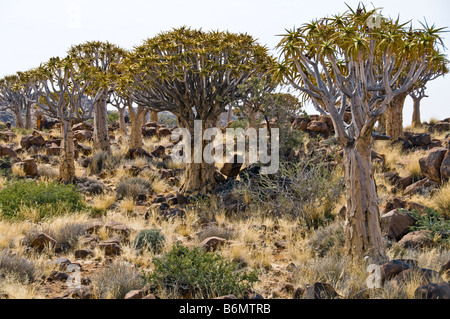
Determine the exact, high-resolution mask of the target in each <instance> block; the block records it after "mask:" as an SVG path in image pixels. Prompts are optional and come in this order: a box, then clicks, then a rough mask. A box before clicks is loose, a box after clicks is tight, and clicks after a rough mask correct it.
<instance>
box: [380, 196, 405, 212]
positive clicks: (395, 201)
mask: <svg viewBox="0 0 450 319" xmlns="http://www.w3.org/2000/svg"><path fill="white" fill-rule="evenodd" d="M397 208H406V201H404V200H403V199H401V198H398V197H394V198H390V199H388V200H387V201H386V204H385V205H384V206H383V207H382V208H381V209H380V214H381V216H383V215H385V214H387V213H389V212H390V211H393V210H394V209H397Z"/></svg>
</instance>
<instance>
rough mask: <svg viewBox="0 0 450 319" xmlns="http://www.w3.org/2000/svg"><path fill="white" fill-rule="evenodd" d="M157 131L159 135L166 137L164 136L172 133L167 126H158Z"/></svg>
mask: <svg viewBox="0 0 450 319" xmlns="http://www.w3.org/2000/svg"><path fill="white" fill-rule="evenodd" d="M157 132H158V136H159V137H166V136H171V135H172V132H171V131H170V130H169V129H168V128H165V127H160V128H158V130H157Z"/></svg>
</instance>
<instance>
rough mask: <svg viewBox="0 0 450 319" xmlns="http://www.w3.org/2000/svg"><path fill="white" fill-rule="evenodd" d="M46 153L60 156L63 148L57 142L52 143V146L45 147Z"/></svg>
mask: <svg viewBox="0 0 450 319" xmlns="http://www.w3.org/2000/svg"><path fill="white" fill-rule="evenodd" d="M45 154H46V155H47V156H59V155H60V154H61V148H60V147H59V146H57V145H55V144H52V146H50V147H47V148H46V149H45Z"/></svg>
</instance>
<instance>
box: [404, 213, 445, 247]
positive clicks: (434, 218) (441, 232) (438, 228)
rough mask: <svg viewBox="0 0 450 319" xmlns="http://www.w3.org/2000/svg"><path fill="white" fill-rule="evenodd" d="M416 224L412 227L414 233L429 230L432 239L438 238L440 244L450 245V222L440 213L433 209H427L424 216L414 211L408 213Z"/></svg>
mask: <svg viewBox="0 0 450 319" xmlns="http://www.w3.org/2000/svg"><path fill="white" fill-rule="evenodd" d="M403 211H404V212H407V213H409V214H410V215H411V216H412V217H413V218H414V219H415V220H416V223H415V225H414V226H412V227H411V230H412V231H416V230H428V231H430V232H431V237H432V238H437V239H438V241H439V242H441V243H446V244H450V220H448V219H445V218H444V217H443V216H442V214H441V213H440V212H438V211H437V210H434V209H432V208H427V209H426V210H425V213H424V214H421V213H419V212H417V211H416V210H413V211H412V212H408V211H407V210H403Z"/></svg>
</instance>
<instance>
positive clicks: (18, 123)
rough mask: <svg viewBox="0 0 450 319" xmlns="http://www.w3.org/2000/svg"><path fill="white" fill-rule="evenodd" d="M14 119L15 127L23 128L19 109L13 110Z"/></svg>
mask: <svg viewBox="0 0 450 319" xmlns="http://www.w3.org/2000/svg"><path fill="white" fill-rule="evenodd" d="M14 119H15V123H16V128H24V124H23V116H22V112H21V111H20V110H16V111H14Z"/></svg>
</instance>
